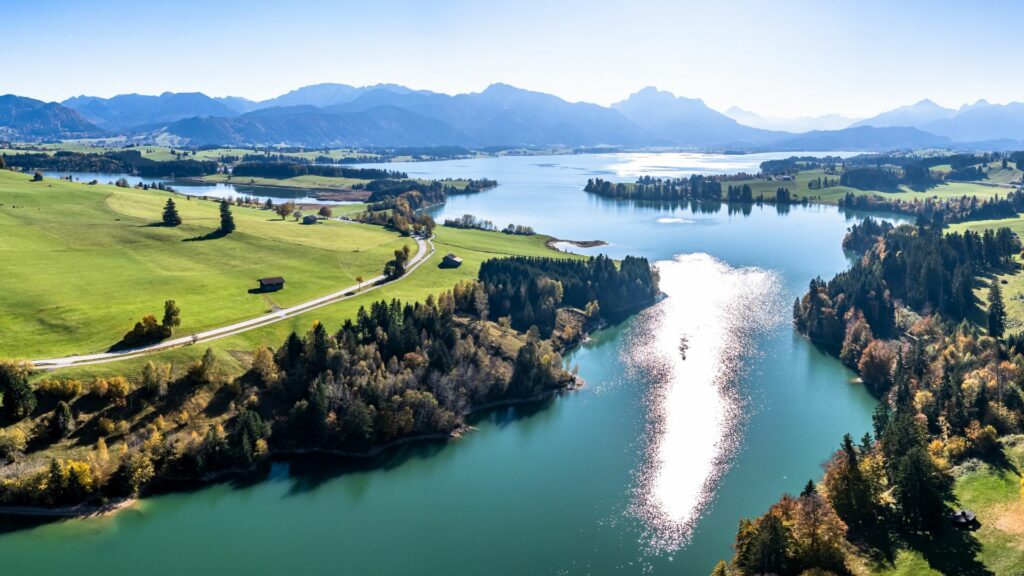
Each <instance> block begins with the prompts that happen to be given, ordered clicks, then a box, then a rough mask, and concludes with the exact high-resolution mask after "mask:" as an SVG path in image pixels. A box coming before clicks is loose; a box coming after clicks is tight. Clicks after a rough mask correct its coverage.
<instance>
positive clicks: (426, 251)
mask: <svg viewBox="0 0 1024 576" xmlns="http://www.w3.org/2000/svg"><path fill="white" fill-rule="evenodd" d="M416 248H417V251H416V254H415V255H414V256H413V257H412V258H410V259H409V262H408V264H407V267H406V271H405V275H403V276H402V277H401V278H396V279H395V280H391V281H390V282H385V278H384V275H383V274H381V275H380V276H375V277H373V278H370V279H369V280H366V281H364V282H363V283H362V284H361V285H355V286H349V287H348V288H343V289H341V290H338V291H337V292H333V293H331V294H328V295H326V296H321V297H320V298H316V299H314V300H308V301H306V302H303V303H301V304H296V305H295V306H291V307H288V308H282V309H280V310H275V311H274V312H270V313H269V314H264V315H263V316H257V317H256V318H251V319H249V320H244V321H242V322H237V323H235V324H230V325H228V326H221V327H220V328H213V329H211V330H207V331H205V332H199V333H197V334H195V335H192V336H181V337H178V338H172V339H170V340H164V341H163V342H158V343H156V344H152V345H150V346H143V347H140V348H132V349H129V350H120V351H117V352H97V353H96V354H82V355H79V356H65V357H63V358H51V359H47V360H33V361H32V364H33V365H35V367H36V368H38V369H41V370H56V369H58V368H67V367H69V366H86V365H89V364H102V363H104V362H115V361H117V360H127V359H129V358H137V357H139V356H146V355H148V354H153V353H155V352H161V351H164V350H169V349H171V348H177V347H179V346H187V345H191V344H202V343H203V342H210V341H213V340H217V339H220V338H226V337H228V336H234V335H235V334H241V333H242V332H247V331H249V330H253V329H256V328H262V327H264V326H268V325H270V324H274V323H275V322H280V321H282V320H285V319H288V318H291V317H293V316H298V315H299V314H304V313H306V312H309V311H310V310H316V309H317V308H322V307H324V306H327V305H329V304H334V303H335V302H340V301H342V300H348V299H349V298H353V297H355V296H358V295H361V294H365V293H367V292H369V291H371V290H376V289H377V288H380V287H382V286H387V285H388V284H392V283H394V282H399V281H401V280H402V278H405V277H406V276H408V275H409V274H411V273H412V272H413V271H414V270H415V269H416V268H418V267H419V266H420V264H423V263H424V262H426V261H427V259H428V258H430V256H431V255H433V254H434V250H435V248H434V243H433V242H431V239H430V238H419V237H417V238H416ZM360 286H368V288H366V289H363V290H360Z"/></svg>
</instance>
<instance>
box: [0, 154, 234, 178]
mask: <svg viewBox="0 0 1024 576" xmlns="http://www.w3.org/2000/svg"><path fill="white" fill-rule="evenodd" d="M5 162H6V164H7V166H9V167H11V168H18V169H21V170H45V171H50V172H99V173H117V172H126V173H129V174H137V175H139V176H145V177H149V178H164V177H171V176H186V177H189V176H203V175H205V174H214V173H216V172H217V163H216V162H214V161H212V160H167V161H163V162H161V161H157V160H151V159H149V158H145V157H143V156H142V153H141V152H139V151H138V150H118V151H111V152H103V153H101V154H97V153H88V154H86V153H82V152H69V151H64V150H61V151H57V152H54V153H53V154H45V153H39V154H15V155H11V156H6V157H5Z"/></svg>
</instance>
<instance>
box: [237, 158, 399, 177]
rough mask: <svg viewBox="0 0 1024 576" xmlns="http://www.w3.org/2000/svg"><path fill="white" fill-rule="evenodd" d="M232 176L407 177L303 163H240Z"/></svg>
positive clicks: (364, 169)
mask: <svg viewBox="0 0 1024 576" xmlns="http://www.w3.org/2000/svg"><path fill="white" fill-rule="evenodd" d="M231 174H232V176H250V177H255V178H276V179H285V178H295V177H297V176H307V175H309V176H325V177H328V178H356V179H360V180H382V179H405V178H408V177H409V176H408V175H407V174H406V173H405V172H399V171H397V170H381V169H379V168H350V167H347V166H325V165H321V164H309V163H304V162H295V161H289V162H242V163H240V164H237V165H236V166H235V167H234V168H232V170H231Z"/></svg>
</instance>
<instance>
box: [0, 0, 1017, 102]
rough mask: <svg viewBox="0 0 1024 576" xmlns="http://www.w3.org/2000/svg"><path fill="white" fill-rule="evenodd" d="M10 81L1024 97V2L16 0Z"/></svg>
mask: <svg viewBox="0 0 1024 576" xmlns="http://www.w3.org/2000/svg"><path fill="white" fill-rule="evenodd" d="M0 14H2V17H3V21H4V26H3V33H2V35H0V57H2V58H3V71H2V72H0V93H7V92H12V93H16V94H20V95H25V96H32V97H35V98H40V99H44V100H61V99H64V98H67V97H69V96H73V95H78V94H90V95H99V96H111V95H114V94H118V93H124V92H139V93H144V94H154V93H159V92H162V91H164V90H171V91H203V92H206V93H207V94H210V95H214V96H225V95H238V96H245V97H248V98H254V99H262V98H266V97H270V96H275V95H277V94H280V93H283V92H286V91H288V90H291V89H293V88H296V87H299V86H303V85H306V84H313V83H319V82H343V83H347V84H354V85H364V84H375V83H378V82H395V83H400V84H405V85H407V86H410V87H414V88H421V89H429V90H435V91H439V92H447V93H454V92H471V91H479V90H482V89H483V88H485V87H486V86H487V85H488V84H490V83H492V82H507V83H509V84H513V85H516V86H519V87H522V88H528V89H533V90H539V91H544V92H551V93H553V94H557V95H559V96H562V97H563V98H566V99H568V100H573V101H577V100H584V101H589V102H597V103H599V104H608V103H611V102H614V101H617V100H620V99H622V98H625V97H626V96H627V95H629V94H630V93H632V92H634V91H636V90H638V89H640V88H642V87H644V86H647V85H656V86H658V87H659V88H662V89H665V90H669V91H671V92H674V93H676V94H678V95H682V96H689V97H699V98H703V99H704V100H705V101H706V102H707V103H708V104H709V105H711V106H712V107H715V108H718V109H723V110H724V109H725V108H728V107H729V106H732V105H738V106H741V107H743V108H747V109H749V110H753V111H755V112H758V113H761V114H773V115H802V114H822V113H828V112H839V113H843V114H847V115H869V114H873V113H875V112H878V111H880V110H883V109H887V108H891V107H894V106H897V105H900V104H905V103H910V102H914V101H917V100H920V99H922V98H926V97H927V98H932V99H933V100H935V101H937V102H939V103H940V104H944V105H959V104H961V103H963V102H973V101H975V100H977V99H979V98H986V99H988V100H989V101H993V102H1007V101H1011V100H1024V73H1022V72H1021V69H1020V62H1021V59H1020V57H1019V54H1020V50H1021V47H1020V46H1021V36H1022V34H1021V31H1022V29H1024V2H1012V1H990V2H984V3H978V2H966V1H963V2H949V1H930V2H924V1H899V0H888V1H874V0H868V1H864V0H859V1H850V2H829V1H827V0H824V1H817V2H813V1H797V0H793V1H774V2H768V1H761V2H758V1H753V0H741V1H716V2H711V1H708V2H692V1H675V2H669V1H664V2H659V1H646V0H629V1H622V2H601V1H589V2H559V1H557V0H542V1H533V0H514V1H510V2H502V3H496V2H493V3H492V2H485V1H482V0H475V1H461V0H459V1H429V0H419V1H379V2H378V1H374V0H362V1H359V2H347V1H338V2H323V3H318V2H308V1H302V0H281V1H267V2H264V1H246V2H216V1H214V0H206V1H202V2H198V1H193V0H164V1H159V2H150V1H148V0H146V1H143V0H130V1H125V2H120V1H117V2H105V1H102V0H94V1H59V0H28V1H22V0H0Z"/></svg>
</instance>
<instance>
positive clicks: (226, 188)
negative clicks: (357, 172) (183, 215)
mask: <svg viewBox="0 0 1024 576" xmlns="http://www.w3.org/2000/svg"><path fill="white" fill-rule="evenodd" d="M43 176H45V177H47V178H66V177H68V176H71V177H72V179H74V180H75V181H76V182H92V181H93V180H95V181H97V182H99V183H100V184H113V183H114V182H117V180H118V179H119V178H124V179H125V180H127V181H128V184H130V185H131V186H135V185H136V184H157V183H163V184H167V185H169V186H170V187H171V188H174V190H176V191H177V192H180V193H182V194H186V195H188V196H206V197H209V198H238V197H243V196H250V197H252V198H256V199H258V200H260V201H263V200H266V199H267V198H270V199H271V200H273V201H274V202H287V201H289V200H292V201H294V202H306V203H310V204H332V205H335V204H347V203H348V202H334V201H329V200H317V199H316V198H313V197H310V196H307V195H306V192H305V191H302V190H288V189H286V188H272V187H267V186H249V185H247V184H228V183H216V184H202V183H196V182H191V181H185V180H174V179H170V178H149V177H145V176H136V175H134V174H109V173H106V174H105V173H100V172H43Z"/></svg>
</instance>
